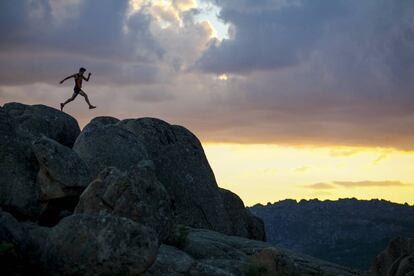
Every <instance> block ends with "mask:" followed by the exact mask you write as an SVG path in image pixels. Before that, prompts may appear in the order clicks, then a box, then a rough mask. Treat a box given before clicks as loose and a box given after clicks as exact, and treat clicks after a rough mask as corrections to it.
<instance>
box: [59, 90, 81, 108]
mask: <svg viewBox="0 0 414 276" xmlns="http://www.w3.org/2000/svg"><path fill="white" fill-rule="evenodd" d="M77 95H78V93H73V94H72V97H70V98H69V99H67V100H66V101H65V102H64V103H61V104H60V110H63V107H64V106H65V105H66V104H67V103H70V102H71V101H73V100H74V99H75V98H76V96H77Z"/></svg>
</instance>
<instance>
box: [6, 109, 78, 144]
mask: <svg viewBox="0 0 414 276" xmlns="http://www.w3.org/2000/svg"><path fill="white" fill-rule="evenodd" d="M3 110H4V111H5V112H6V113H7V114H8V115H10V116H11V117H13V118H14V120H15V121H16V125H17V129H18V131H19V132H22V133H26V134H28V135H29V136H32V137H34V138H40V137H42V136H46V137H49V138H51V139H53V140H56V141H57V142H59V143H60V144H62V145H65V146H68V147H72V146H73V143H74V142H75V140H76V137H78V135H79V133H80V129H79V125H78V122H77V121H76V120H75V119H74V118H73V117H71V116H69V115H68V114H66V113H64V112H60V111H59V110H57V109H54V108H50V107H48V106H45V105H25V104H21V103H7V104H5V105H4V106H3Z"/></svg>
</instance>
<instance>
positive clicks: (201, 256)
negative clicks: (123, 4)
mask: <svg viewBox="0 0 414 276" xmlns="http://www.w3.org/2000/svg"><path fill="white" fill-rule="evenodd" d="M0 157H1V159H0V207H1V209H0V265H1V266H2V268H4V269H3V271H2V275H16V274H18V275H29V274H30V275H34V274H36V275H37V274H39V275H60V274H67V275H96V274H131V275H140V274H144V273H145V274H146V275H357V274H358V273H357V272H355V271H353V270H351V269H348V268H345V267H341V266H338V265H334V264H331V263H328V262H324V261H321V260H317V259H314V258H311V257H308V256H305V255H299V254H296V253H293V252H291V251H289V250H284V249H280V248H276V247H272V246H270V245H269V244H267V243H265V242H263V240H265V232H264V226H263V222H262V221H261V220H260V219H259V218H257V217H255V216H254V215H252V214H251V212H250V211H249V210H248V209H246V208H245V207H244V204H243V202H242V201H241V200H240V198H239V197H238V196H237V195H235V194H234V193H232V192H230V191H227V190H224V189H221V188H219V187H218V186H217V183H216V180H215V178H214V174H213V172H212V170H211V168H210V166H209V164H208V161H207V159H206V157H205V155H204V151H203V148H202V146H201V144H200V142H199V140H198V139H197V137H195V136H194V134H192V133H191V132H190V131H188V130H187V129H185V128H184V127H181V126H175V125H170V124H168V123H166V122H164V121H161V120H159V119H154V118H141V119H129V120H122V121H119V120H118V119H115V118H110V117H98V118H95V119H93V120H92V121H91V122H90V123H89V124H88V125H87V126H86V127H85V128H84V129H83V130H82V131H80V129H79V126H78V124H77V122H76V120H74V119H73V118H72V117H70V116H69V115H67V114H65V113H62V112H60V111H58V110H56V109H53V108H49V107H46V106H42V105H35V106H28V105H23V104H19V103H9V104H5V105H4V106H3V107H1V108H0Z"/></svg>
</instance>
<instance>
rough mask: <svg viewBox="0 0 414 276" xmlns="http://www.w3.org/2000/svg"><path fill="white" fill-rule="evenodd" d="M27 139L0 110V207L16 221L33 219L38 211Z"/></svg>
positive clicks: (32, 159) (35, 168) (33, 165)
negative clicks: (16, 218) (17, 219)
mask: <svg viewBox="0 0 414 276" xmlns="http://www.w3.org/2000/svg"><path fill="white" fill-rule="evenodd" d="M31 142H32V139H31V136H29V135H28V134H25V133H23V134H22V133H19V132H18V122H17V121H16V120H15V119H14V118H13V117H12V116H10V115H9V114H8V113H6V112H4V109H3V108H2V109H1V110H0V207H2V208H3V209H4V210H6V211H8V212H10V213H12V214H13V215H14V216H16V217H18V218H36V217H37V215H38V214H39V213H40V211H41V206H40V201H39V199H40V188H39V187H38V186H37V185H36V175H37V172H38V167H39V166H38V164H37V161H36V158H35V156H34V154H33V151H32V149H31Z"/></svg>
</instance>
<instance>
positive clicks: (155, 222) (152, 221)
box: [75, 160, 173, 240]
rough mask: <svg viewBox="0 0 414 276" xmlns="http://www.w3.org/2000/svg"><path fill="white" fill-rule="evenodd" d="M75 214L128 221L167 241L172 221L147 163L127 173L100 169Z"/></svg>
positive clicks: (164, 196) (166, 199)
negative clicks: (106, 215)
mask: <svg viewBox="0 0 414 276" xmlns="http://www.w3.org/2000/svg"><path fill="white" fill-rule="evenodd" d="M75 213H88V214H101V213H109V214H112V215H115V216H119V217H126V218H130V219H131V220H133V221H136V222H139V223H141V224H143V225H146V226H149V227H151V228H152V229H154V230H155V231H156V232H157V234H158V236H159V239H160V240H164V239H166V238H167V236H168V234H169V232H170V228H171V225H172V222H173V218H172V211H171V201H170V198H169V195H168V193H167V191H166V190H165V188H164V186H163V185H162V184H161V183H160V182H159V181H158V180H157V178H156V176H155V172H154V167H153V164H152V162H151V161H149V160H144V161H141V162H140V163H139V164H138V165H136V166H133V167H132V168H131V169H130V170H128V173H123V172H121V171H119V170H118V169H116V168H107V169H105V170H103V171H102V172H101V173H100V174H99V176H98V178H97V179H96V180H95V181H93V182H92V183H91V184H90V185H89V186H88V188H87V189H86V190H85V192H84V193H83V194H82V196H81V198H80V201H79V204H78V206H77V207H76V210H75Z"/></svg>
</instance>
